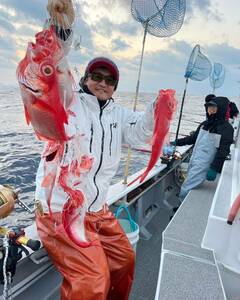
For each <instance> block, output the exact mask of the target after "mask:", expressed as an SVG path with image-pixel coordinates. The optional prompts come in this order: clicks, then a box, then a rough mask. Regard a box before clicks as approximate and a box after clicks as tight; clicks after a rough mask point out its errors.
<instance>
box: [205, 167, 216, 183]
mask: <svg viewBox="0 0 240 300" xmlns="http://www.w3.org/2000/svg"><path fill="white" fill-rule="evenodd" d="M216 177H217V172H216V171H215V170H213V169H211V168H210V169H208V172H207V180H208V181H214V180H215V179H216Z"/></svg>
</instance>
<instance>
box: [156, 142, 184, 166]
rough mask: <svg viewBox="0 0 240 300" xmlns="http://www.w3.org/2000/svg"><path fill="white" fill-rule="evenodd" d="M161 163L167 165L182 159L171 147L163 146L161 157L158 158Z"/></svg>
mask: <svg viewBox="0 0 240 300" xmlns="http://www.w3.org/2000/svg"><path fill="white" fill-rule="evenodd" d="M160 159H161V163H162V164H166V165H168V164H169V163H170V162H172V161H174V160H179V159H182V155H181V153H180V152H178V151H176V148H175V147H174V146H171V145H165V146H164V147H163V155H162V156H161V157H160Z"/></svg>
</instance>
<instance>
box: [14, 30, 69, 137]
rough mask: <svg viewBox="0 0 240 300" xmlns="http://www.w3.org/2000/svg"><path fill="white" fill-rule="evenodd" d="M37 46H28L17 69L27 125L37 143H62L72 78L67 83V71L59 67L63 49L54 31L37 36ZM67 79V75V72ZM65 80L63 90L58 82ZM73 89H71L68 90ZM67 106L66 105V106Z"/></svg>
mask: <svg viewBox="0 0 240 300" xmlns="http://www.w3.org/2000/svg"><path fill="white" fill-rule="evenodd" d="M35 38H36V43H35V44H34V43H29V44H28V47H27V52H26V55H25V57H24V59H23V60H22V61H21V62H20V63H19V65H18V68H17V79H18V82H19V85H20V90H21V95H22V100H23V103H24V109H25V116H26V121H27V123H28V124H29V123H31V124H32V126H33V128H34V130H35V133H36V134H37V136H38V138H39V139H42V140H47V141H65V140H67V139H68V137H67V136H66V133H65V129H64V124H67V113H66V110H67V105H69V103H70V102H71V100H72V99H69V98H72V93H69V88H68V89H67V88H66V87H67V86H69V85H70V87H71V78H70V80H69V79H68V82H67V80H66V76H65V77H64V76H63V74H64V75H66V71H64V70H63V69H61V68H60V67H59V62H60V60H61V59H62V58H63V56H64V53H63V49H62V47H61V45H60V43H59V42H58V39H57V37H56V34H55V32H54V29H53V28H52V27H50V28H49V29H45V30H43V31H41V32H39V33H37V34H36V36H35ZM67 72H68V73H69V74H68V75H69V76H71V75H70V71H67ZM64 79H65V81H66V82H65V86H66V87H65V90H62V89H61V86H62V85H63V84H62V83H61V80H64ZM71 88H72V87H71ZM66 103H67V105H66Z"/></svg>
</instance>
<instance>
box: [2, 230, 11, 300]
mask: <svg viewBox="0 0 240 300" xmlns="http://www.w3.org/2000/svg"><path fill="white" fill-rule="evenodd" d="M3 248H4V249H5V256H4V260H3V279H4V287H3V299H4V300H10V299H11V298H9V295H8V291H9V289H8V286H9V284H10V283H11V273H10V272H7V259H8V250H9V249H8V248H9V243H8V232H6V234H5V236H4V238H3Z"/></svg>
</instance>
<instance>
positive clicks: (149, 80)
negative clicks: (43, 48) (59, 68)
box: [0, 0, 240, 96]
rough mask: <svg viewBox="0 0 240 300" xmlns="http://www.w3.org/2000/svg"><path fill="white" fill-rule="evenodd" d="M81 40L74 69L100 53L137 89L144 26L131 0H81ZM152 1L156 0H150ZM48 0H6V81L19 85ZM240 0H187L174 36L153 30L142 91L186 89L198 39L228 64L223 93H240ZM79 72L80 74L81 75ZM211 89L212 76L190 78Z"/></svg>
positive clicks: (200, 91)
mask: <svg viewBox="0 0 240 300" xmlns="http://www.w3.org/2000/svg"><path fill="white" fill-rule="evenodd" d="M78 1H79V3H80V7H79V9H78V12H77V14H78V17H77V22H76V29H75V34H76V37H75V39H77V38H78V37H79V36H80V35H81V36H82V47H81V49H80V50H77V51H75V50H74V49H72V51H71V53H70V56H69V60H70V63H71V67H72V69H74V68H75V67H77V68H78V70H79V72H80V73H81V74H82V73H83V70H84V67H85V66H86V63H87V62H88V61H89V60H90V59H91V58H93V57H94V56H99V55H104V56H108V57H110V58H112V59H113V60H114V61H115V62H116V63H117V65H118V66H119V69H120V78H121V79H120V84H119V90H120V91H130V92H133V91H135V86H136V80H137V72H138V66H139V62H140V52H141V46H142V38H143V27H142V25H141V24H140V23H138V22H137V21H136V20H134V19H133V17H132V16H131V0H78ZM148 1H152V0H148ZM46 4H47V0H21V1H19V0H1V3H0V76H1V78H0V79H1V82H2V83H6V84H16V78H15V70H16V66H17V64H18V62H19V61H20V59H21V58H22V57H23V55H24V53H25V49H26V45H27V42H28V41H30V40H31V41H33V40H34V34H35V33H36V32H38V31H40V30H41V27H42V25H43V23H44V20H45V18H46V17H47V13H46ZM239 10H240V2H239V0H187V10H186V15H185V19H184V23H183V26H182V28H181V29H180V30H179V32H178V33H177V34H175V35H173V36H171V37H167V38H158V37H154V36H151V35H150V34H148V35H147V39H146V47H145V54H144V62H143V72H142V79H141V85H140V90H141V91H146V92H156V91H157V90H159V89H160V88H175V89H176V90H177V92H178V93H181V92H182V90H183V88H184V84H185V79H184V73H185V68H186V65H187V62H188V59H189V56H190V53H191V51H192V48H193V47H194V46H195V45H196V44H200V46H201V50H202V52H203V53H204V54H205V55H207V57H208V58H209V59H210V60H211V62H219V63H222V64H223V65H224V66H225V68H226V78H225V82H224V85H223V87H221V88H219V89H217V90H216V94H218V95H226V96H237V95H239V94H240V69H239V62H240V48H239V47H240V34H239V31H240V14H239ZM75 77H77V76H76V75H75ZM209 92H211V87H210V83H209V80H208V79H206V80H205V81H202V82H196V81H192V80H190V81H189V86H188V93H190V94H195V95H205V94H207V93H209Z"/></svg>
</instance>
